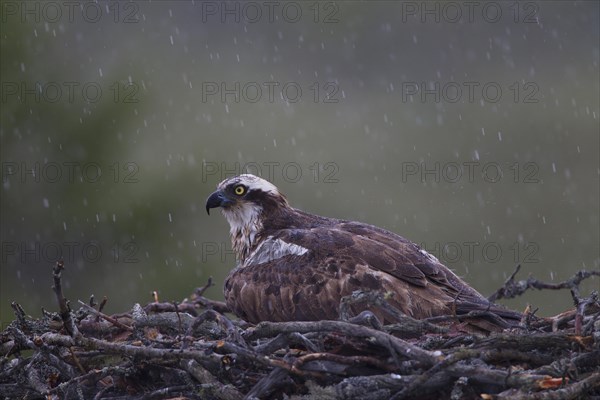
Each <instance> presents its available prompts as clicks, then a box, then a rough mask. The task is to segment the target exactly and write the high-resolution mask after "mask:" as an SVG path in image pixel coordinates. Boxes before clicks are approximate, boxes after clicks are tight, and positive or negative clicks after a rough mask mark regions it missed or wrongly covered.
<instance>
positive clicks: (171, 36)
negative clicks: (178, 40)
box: [169, 35, 175, 45]
mask: <svg viewBox="0 0 600 400" xmlns="http://www.w3.org/2000/svg"><path fill="white" fill-rule="evenodd" d="M169 39H171V45H173V44H175V43H174V42H173V35H170V36H169Z"/></svg>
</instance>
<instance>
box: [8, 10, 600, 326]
mask: <svg viewBox="0 0 600 400" xmlns="http://www.w3.org/2000/svg"><path fill="white" fill-rule="evenodd" d="M67 3H68V4H67ZM473 4H475V3H473V2H464V3H463V2H450V3H443V2H410V1H406V2H389V1H373V2H271V3H265V2H248V3H246V2H200V1H195V2H192V1H177V2H171V1H155V2H154V1H153V2H142V1H140V2H115V1H98V2H52V1H48V2H41V1H40V2H36V1H26V2H19V1H3V2H2V3H1V6H2V15H1V18H2V24H1V83H2V93H1V96H2V99H1V108H2V110H1V114H0V118H1V121H0V140H1V161H2V184H3V186H2V189H1V212H0V217H1V221H0V225H1V242H2V259H1V267H0V273H1V287H0V291H1V292H0V322H1V323H3V324H6V323H7V322H9V321H10V320H12V318H13V315H12V311H11V309H10V302H12V301H16V302H18V303H20V304H22V305H23V306H24V307H25V309H26V311H27V312H28V313H30V314H32V315H39V314H40V313H41V311H40V310H41V307H44V308H46V309H49V310H54V309H55V300H54V298H53V294H52V291H51V289H50V287H51V265H52V264H53V262H54V261H55V260H56V259H57V258H59V257H62V258H63V259H64V260H65V263H66V272H65V274H64V283H65V288H64V290H65V294H66V295H67V296H68V298H70V299H71V300H72V301H73V302H75V301H76V300H77V299H81V300H84V301H85V300H87V299H88V298H89V296H90V295H91V294H94V295H95V296H96V298H101V297H102V296H107V297H108V299H109V302H108V305H107V308H106V310H107V312H109V313H110V312H120V311H124V310H127V309H129V308H130V307H131V305H132V303H133V302H141V303H146V302H148V301H150V300H151V296H150V293H151V292H152V291H153V290H156V291H157V292H158V293H159V297H160V299H161V300H165V301H166V300H180V299H182V298H183V297H185V296H187V295H188V294H189V293H191V292H192V290H193V289H194V287H196V286H200V285H203V284H204V283H205V282H206V280H207V279H208V277H209V276H213V277H214V281H215V282H216V287H215V288H213V289H211V290H210V291H209V292H208V293H207V295H208V296H210V297H213V298H215V299H221V298H222V291H221V287H222V282H223V279H224V278H225V276H226V275H227V273H228V271H229V270H230V269H231V268H232V267H233V266H234V264H235V260H234V257H233V255H232V253H231V251H230V243H229V237H228V226H227V224H226V222H225V220H224V219H223V218H222V217H221V216H220V215H219V214H218V213H214V215H211V216H210V217H209V216H207V215H206V212H205V210H204V201H205V199H206V197H207V196H208V195H209V194H210V193H211V192H212V191H213V190H214V187H215V185H216V184H217V183H218V182H219V181H220V180H221V179H223V178H225V177H227V176H231V175H232V174H235V173H240V172H244V171H245V170H248V171H249V172H252V173H257V174H260V175H262V176H263V177H266V178H268V179H271V180H272V181H273V182H274V183H275V184H276V185H278V186H279V188H280V189H281V190H282V191H283V192H284V193H286V194H287V196H288V198H289V199H290V201H291V203H292V205H294V206H295V207H298V208H301V209H303V210H306V211H309V212H312V213H316V214H323V215H328V216H333V217H339V218H344V219H352V220H360V221H364V222H368V223H371V224H374V225H378V226H381V227H384V228H386V229H389V230H391V231H394V232H396V233H399V234H401V235H403V236H405V237H407V238H410V239H411V240H413V241H415V242H417V243H420V244H422V245H423V246H424V247H425V248H426V249H427V250H428V251H430V252H431V253H433V254H435V255H436V256H438V257H439V258H440V259H441V260H442V261H443V262H445V263H446V264H447V265H448V266H450V267H451V268H453V269H454V270H455V271H456V272H457V273H458V274H459V275H461V276H463V277H464V278H465V279H466V280H467V281H468V282H469V283H471V284H472V285H473V286H474V287H476V288H477V289H478V290H480V291H481V292H482V293H484V294H485V295H489V294H490V293H491V292H493V291H494V290H495V289H497V288H498V287H499V286H500V285H501V284H502V283H503V281H504V280H505V279H506V277H507V276H508V275H509V274H510V273H511V272H512V271H513V269H514V267H515V265H516V264H517V263H521V264H522V265H523V269H522V273H521V277H522V278H525V277H526V276H527V275H528V274H533V275H535V276H536V277H537V278H539V279H542V280H546V281H553V282H557V281H560V280H563V279H566V278H568V277H570V276H571V275H572V274H573V273H575V272H576V271H578V270H580V269H598V268H599V243H600V237H599V235H600V233H599V230H600V229H599V174H600V168H599V152H600V150H599V147H600V144H599V138H600V134H599V132H600V129H599V128H600V127H599V112H600V109H599V106H600V99H599V96H600V95H599V93H600V85H599V80H600V79H599V64H598V63H599V58H600V57H599V29H600V25H599V15H600V13H599V3H598V2H595V1H582V2H571V1H554V2H541V1H540V2H481V3H479V2H477V3H476V4H478V5H477V6H473ZM598 286H599V285H598V279H595V280H590V281H588V282H587V283H586V284H585V285H583V286H582V289H583V290H584V292H583V293H587V292H589V291H590V290H592V289H598ZM527 303H531V304H532V305H533V306H534V307H539V308H540V311H539V314H540V315H549V314H552V313H556V312H559V311H561V310H563V309H566V308H568V307H570V306H571V305H572V304H571V303H572V302H571V298H570V295H569V293H568V292H567V291H564V292H561V293H560V294H559V293H555V292H529V293H527V295H526V296H524V297H522V298H519V299H516V300H512V301H508V302H505V304H507V305H509V306H510V307H515V308H518V309H522V308H524V307H525V305H526V304H527Z"/></svg>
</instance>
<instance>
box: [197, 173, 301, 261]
mask: <svg viewBox="0 0 600 400" xmlns="http://www.w3.org/2000/svg"><path fill="white" fill-rule="evenodd" d="M217 207H221V212H222V214H223V216H225V218H226V219H227V222H229V227H230V234H231V242H232V245H233V249H234V251H235V252H236V255H237V257H238V261H243V260H244V259H245V257H246V256H247V255H248V252H249V251H250V249H251V248H252V246H253V245H254V241H255V238H256V235H257V234H258V233H259V232H260V231H261V230H262V228H263V216H264V215H265V214H266V213H269V214H272V213H274V212H276V211H277V210H280V209H282V208H288V207H289V205H288V202H287V200H286V198H285V196H284V195H283V194H281V193H280V192H279V190H278V189H277V187H275V185H273V184H272V183H271V182H269V181H266V180H264V179H262V178H259V177H258V176H254V175H250V174H244V175H239V176H234V177H232V178H227V179H225V180H224V181H223V182H221V183H219V184H218V185H217V190H216V191H215V192H214V193H212V194H211V195H210V196H209V197H208V199H206V212H207V213H209V214H210V209H211V208H217Z"/></svg>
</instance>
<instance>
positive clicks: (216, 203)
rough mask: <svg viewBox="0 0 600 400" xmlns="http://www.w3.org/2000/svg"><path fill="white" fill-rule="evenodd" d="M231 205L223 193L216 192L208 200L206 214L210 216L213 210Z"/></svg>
mask: <svg viewBox="0 0 600 400" xmlns="http://www.w3.org/2000/svg"><path fill="white" fill-rule="evenodd" d="M230 203H231V200H229V199H228V198H227V197H225V195H223V192H221V191H220V190H217V191H216V192H214V193H213V194H211V195H210V196H208V199H206V213H207V214H209V215H210V209H211V208H217V207H224V206H226V205H228V204H230Z"/></svg>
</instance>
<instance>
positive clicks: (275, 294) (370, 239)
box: [225, 220, 518, 323]
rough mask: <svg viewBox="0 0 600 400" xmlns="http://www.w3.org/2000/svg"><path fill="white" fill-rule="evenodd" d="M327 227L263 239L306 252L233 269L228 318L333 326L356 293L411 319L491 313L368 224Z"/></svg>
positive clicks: (413, 251) (449, 276)
mask: <svg viewBox="0 0 600 400" xmlns="http://www.w3.org/2000/svg"><path fill="white" fill-rule="evenodd" d="M331 221H332V220H329V221H327V222H329V223H326V224H323V223H322V222H324V221H322V220H321V221H319V222H320V224H318V226H311V227H308V228H301V227H297V228H293V229H277V230H273V231H270V232H269V231H266V232H265V233H264V235H265V237H266V236H271V237H272V238H275V239H281V240H282V241H284V242H286V243H290V244H295V245H298V246H301V247H303V248H305V249H308V252H306V253H305V254H303V255H285V256H282V257H280V258H276V259H272V260H269V261H267V262H263V263H260V264H254V265H243V266H242V267H238V268H236V269H234V270H233V271H232V272H231V273H230V275H229V277H228V278H227V280H226V283H225V297H226V300H227V304H228V305H229V306H230V307H231V308H232V310H233V311H234V312H235V313H236V314H237V315H239V316H240V317H242V318H244V319H245V320H247V321H249V322H253V323H256V322H259V321H264V320H270V321H289V320H321V319H337V318H338V317H339V303H340V300H341V298H342V297H344V296H347V295H350V294H352V292H353V291H355V290H374V291H379V292H382V293H387V294H391V297H390V300H389V301H390V303H391V304H392V305H394V306H395V307H397V308H398V309H400V310H401V311H402V312H404V313H405V314H407V315H411V316H413V317H415V318H426V317H429V316H434V315H440V314H449V313H451V312H453V311H455V312H457V313H458V314H462V313H466V312H469V311H472V310H486V309H488V308H489V307H490V304H489V303H488V302H487V301H486V299H485V298H484V297H483V296H482V295H481V294H479V293H478V292H477V291H476V290H474V289H472V288H471V287H470V286H468V285H467V284H466V283H465V282H463V281H462V280H461V279H460V278H458V277H457V276H456V275H455V274H454V273H452V271H450V270H449V269H448V268H447V267H445V266H444V265H442V264H441V263H439V262H438V261H437V260H435V258H433V257H431V256H429V255H427V253H423V252H421V249H420V248H419V246H417V245H416V244H414V243H412V242H410V241H409V240H407V239H404V238H402V237H401V236H399V235H396V234H393V233H391V232H388V231H385V230H383V229H380V228H377V227H374V226H371V225H367V224H361V223H357V222H347V221H336V223H331ZM333 221H335V220H333ZM492 307H493V308H495V306H492ZM354 311H355V312H360V311H362V309H361V308H360V307H359V306H358V307H354ZM372 311H374V312H375V313H376V314H377V315H378V316H380V317H384V316H382V315H381V314H379V313H378V312H377V311H376V310H372ZM501 311H502V310H501ZM504 314H505V315H503V316H508V317H509V318H512V317H514V316H513V315H512V314H510V313H509V314H506V313H504ZM514 314H515V315H517V314H518V313H514ZM501 315H502V313H501ZM515 318H516V317H515ZM384 319H387V318H384ZM386 322H394V321H389V320H387V321H386Z"/></svg>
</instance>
